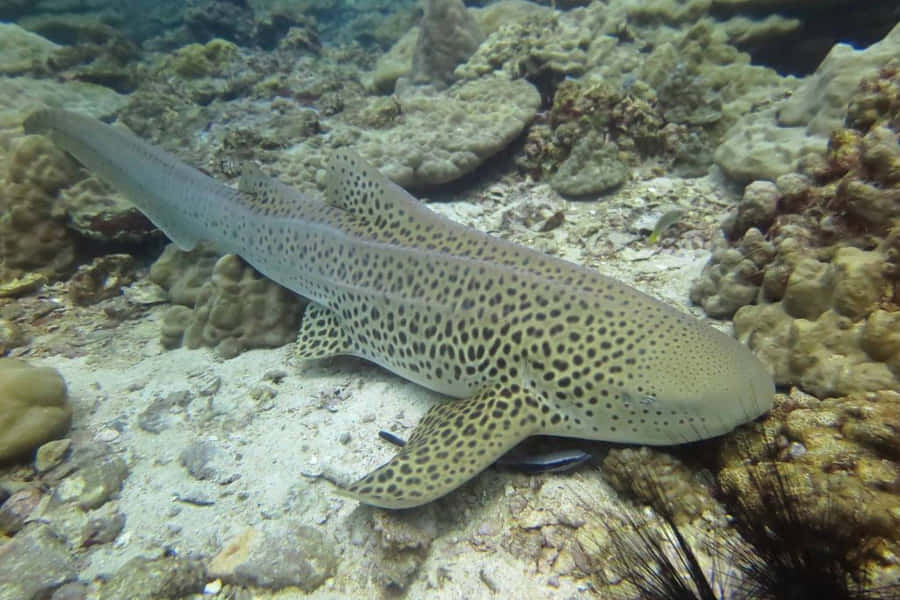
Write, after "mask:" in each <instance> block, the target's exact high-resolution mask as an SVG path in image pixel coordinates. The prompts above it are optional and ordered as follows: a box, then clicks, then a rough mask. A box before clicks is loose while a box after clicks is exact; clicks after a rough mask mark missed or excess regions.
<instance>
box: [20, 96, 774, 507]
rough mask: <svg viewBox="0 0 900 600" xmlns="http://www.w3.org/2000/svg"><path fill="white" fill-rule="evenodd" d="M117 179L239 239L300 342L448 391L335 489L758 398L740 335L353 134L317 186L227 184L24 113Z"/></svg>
mask: <svg viewBox="0 0 900 600" xmlns="http://www.w3.org/2000/svg"><path fill="white" fill-rule="evenodd" d="M26 126H27V128H28V129H29V130H30V131H35V132H40V133H47V134H48V135H50V136H51V137H52V138H53V139H55V140H56V141H57V143H59V144H60V145H61V146H62V147H63V148H65V149H66V150H68V151H69V152H71V153H72V154H73V155H75V157H76V158H78V159H79V160H81V161H82V162H83V163H85V164H86V165H87V166H88V167H90V168H92V169H94V170H96V171H97V172H98V173H99V174H100V175H101V176H103V177H105V178H106V179H107V180H109V181H110V182H111V183H112V184H113V185H115V186H116V187H118V188H119V189H121V190H122V191H123V192H124V193H125V194H127V195H129V196H130V197H131V199H132V200H133V201H134V202H135V203H136V204H137V206H138V208H140V209H141V210H142V211H143V212H145V213H146V214H147V216H148V217H149V218H150V219H151V220H152V221H154V223H156V224H157V225H158V226H159V227H160V228H161V229H163V230H164V231H165V232H166V233H167V234H168V235H169V236H170V237H171V238H172V239H173V240H174V241H175V242H176V243H178V244H179V245H181V246H182V247H191V246H192V245H193V244H194V243H195V242H197V241H198V240H201V239H207V240H211V241H213V242H215V243H217V244H218V245H219V246H220V247H221V248H222V249H223V250H225V251H228V252H233V253H236V254H239V255H240V256H241V257H243V258H244V259H245V260H247V262H249V263H250V264H252V265H253V266H254V267H256V268H257V269H258V270H260V271H261V272H262V273H264V274H266V275H267V276H269V277H270V278H272V279H273V280H275V281H277V282H278V283H281V284H282V285H284V286H286V287H288V288H290V289H292V290H294V291H295V292H297V293H299V294H302V295H303V296H306V297H307V298H309V299H310V300H312V301H313V303H312V304H310V305H309V308H308V309H307V310H306V313H305V314H304V318H303V324H302V326H301V331H300V335H299V347H300V353H301V356H303V357H306V358H322V357H326V356H333V355H337V354H351V355H356V356H361V357H364V358H367V359H369V360H372V361H374V362H376V363H378V364H380V365H382V366H384V367H386V368H388V369H390V370H391V371H393V372H395V373H398V374H400V375H402V376H404V377H406V378H408V379H410V380H412V381H415V382H417V383H419V384H421V385H423V386H426V387H428V388H431V389H433V390H437V391H439V392H442V393H444V394H447V395H449V396H454V397H456V398H458V400H453V401H447V402H443V403H440V404H438V405H436V406H434V407H433V408H432V409H431V410H430V411H429V412H428V414H427V415H426V416H425V417H424V418H423V419H422V421H421V423H419V425H418V426H417V427H416V428H415V430H414V431H413V433H412V435H411V437H410V439H409V442H408V444H407V445H406V446H405V447H404V448H403V449H402V450H401V451H400V452H399V453H398V454H397V455H396V456H395V457H394V458H393V459H391V461H389V462H388V463H387V464H385V465H383V466H382V467H380V468H378V469H376V470H375V471H373V472H372V473H370V474H368V475H366V476H365V477H363V478H362V479H361V480H359V481H358V482H356V483H354V484H353V485H351V486H349V487H347V488H346V489H344V490H343V492H344V493H345V494H347V495H350V496H352V497H354V498H358V499H359V500H361V501H362V502H366V503H369V504H374V505H377V506H383V507H389V508H402V507H409V506H416V505H419V504H423V503H425V502H428V501H430V500H433V499H435V498H438V497H440V496H442V495H444V494H446V493H448V492H450V491H451V490H453V489H455V488H456V487H458V486H459V485H461V484H462V483H464V482H465V481H467V480H468V479H470V478H471V477H473V476H474V475H476V474H477V473H479V472H480V471H482V470H484V469H485V468H486V467H487V466H489V465H490V464H491V463H493V462H494V461H495V460H496V459H497V458H498V457H500V456H501V455H502V454H504V453H505V452H506V451H507V450H509V449H510V448H512V447H513V446H514V445H516V444H517V443H518V442H520V441H521V440H523V439H524V438H526V437H528V436H531V435H535V434H550V435H560V436H571V437H582V438H588V439H596V440H610V441H619V442H632V443H642V444H677V443H682V442H689V441H693V440H698V439H703V438H707V437H712V436H716V435H720V434H723V433H725V432H727V431H730V430H731V429H733V428H734V427H735V426H737V425H739V424H741V423H744V422H746V421H749V420H751V419H753V418H755V417H756V416H758V415H760V414H762V413H763V412H765V411H766V410H768V409H769V408H770V406H771V404H772V398H773V383H772V379H771V377H770V376H769V374H768V373H767V372H766V371H765V369H764V367H763V366H762V365H761V364H760V362H759V361H758V360H757V359H756V358H755V357H754V356H753V355H752V354H751V353H750V352H749V351H748V350H747V349H746V348H745V347H743V346H742V345H740V344H739V343H737V342H736V341H735V340H733V339H731V338H729V337H728V336H726V335H724V334H722V333H720V332H718V331H716V330H714V329H712V328H710V327H708V326H706V325H704V324H702V323H700V322H699V321H697V320H695V319H693V318H692V317H690V316H688V315H685V314H683V313H681V312H679V311H677V310H675V309H673V308H671V307H669V306H667V305H666V304H663V303H662V302H659V301H657V300H654V299H653V298H651V297H649V296H647V295H645V294H643V293H641V292H639V291H637V290H635V289H633V288H631V287H629V286H627V285H624V284H622V283H620V282H617V281H615V280H613V279H610V278H608V277H604V276H603V275H600V274H599V273H596V272H594V271H591V270H589V269H585V268H582V267H579V266H577V265H574V264H572V263H569V262H566V261H563V260H559V259H556V258H553V257H550V256H546V255H544V254H541V253H539V252H535V251H533V250H530V249H528V248H525V247H522V246H518V245H515V244H512V243H508V242H505V241H503V240H499V239H496V238H493V237H490V236H488V235H485V234H483V233H480V232H478V231H475V230H473V229H470V228H467V227H464V226H461V225H459V224H456V223H453V222H452V221H450V220H448V219H445V218H443V217H440V216H438V215H436V214H435V213H433V212H432V211H430V210H428V209H427V208H426V207H424V206H422V205H421V204H420V203H418V202H417V201H416V200H415V199H414V198H413V197H411V196H410V195H409V194H407V193H406V192H405V191H403V190H402V189H401V188H399V187H397V186H396V185H394V184H392V183H391V182H390V181H388V180H387V179H386V178H385V177H383V176H382V175H381V174H380V173H379V172H378V171H376V170H375V169H374V168H372V167H370V166H369V165H367V164H365V163H363V162H362V160H361V159H359V158H358V157H356V156H355V155H353V154H352V153H350V152H346V151H337V152H336V154H335V156H334V157H333V159H332V164H331V167H330V173H329V179H328V186H327V194H326V199H325V200H324V201H322V200H317V199H313V198H308V197H305V196H302V195H301V194H299V193H298V192H296V191H294V190H292V189H291V188H289V187H286V186H284V185H282V184H280V183H278V182H277V181H274V180H271V179H268V178H265V177H261V176H247V177H245V178H243V179H242V181H241V189H240V191H238V190H233V189H232V188H229V187H227V186H224V185H222V184H219V183H217V182H216V181H215V180H213V179H211V178H209V177H207V176H205V175H203V174H202V173H200V172H199V171H196V170H194V169H191V168H190V167H188V166H187V165H184V164H183V163H181V162H180V161H178V160H177V159H176V158H174V157H173V156H171V155H169V154H167V153H165V152H163V151H162V150H160V149H157V148H154V147H152V146H150V145H149V144H146V143H145V142H143V141H141V140H140V139H138V138H136V137H135V136H133V135H131V134H129V133H127V132H124V131H122V130H120V129H116V128H113V127H110V126H108V125H104V124H102V123H100V122H98V121H95V120H93V119H89V118H86V117H82V116H79V115H75V114H72V113H67V112H63V111H42V112H39V113H37V114H35V115H34V116H32V117H31V118H30V119H29V120H28V122H27V123H26Z"/></svg>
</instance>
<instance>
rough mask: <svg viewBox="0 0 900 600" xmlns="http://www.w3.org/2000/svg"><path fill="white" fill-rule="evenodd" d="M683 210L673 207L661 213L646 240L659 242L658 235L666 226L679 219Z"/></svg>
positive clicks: (653, 242)
mask: <svg viewBox="0 0 900 600" xmlns="http://www.w3.org/2000/svg"><path fill="white" fill-rule="evenodd" d="M684 212H685V211H684V210H683V209H681V208H674V209H672V210H670V211H667V212H665V213H663V215H662V216H661V217H660V218H659V220H658V221H657V222H656V225H655V226H654V227H653V231H652V232H651V233H650V237H649V238H647V240H648V241H649V242H650V243H651V244H657V243H659V238H660V236H661V235H662V234H663V233H665V231H666V230H667V229H668V228H670V227H671V226H672V225H674V224H675V223H677V222H678V221H680V220H681V217H683V216H684Z"/></svg>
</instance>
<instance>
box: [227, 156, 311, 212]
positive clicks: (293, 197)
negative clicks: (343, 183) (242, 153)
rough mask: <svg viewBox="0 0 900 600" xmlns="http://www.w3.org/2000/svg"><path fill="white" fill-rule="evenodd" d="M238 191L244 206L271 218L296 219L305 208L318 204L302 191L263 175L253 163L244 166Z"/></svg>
mask: <svg viewBox="0 0 900 600" xmlns="http://www.w3.org/2000/svg"><path fill="white" fill-rule="evenodd" d="M241 171H242V172H241V177H240V179H239V180H238V190H240V192H241V194H242V195H243V197H244V198H243V202H244V204H246V205H248V206H251V207H252V208H253V209H254V210H255V211H256V212H257V213H259V214H262V215H266V216H271V217H296V216H299V215H300V214H302V213H303V212H304V208H305V207H308V206H309V205H310V204H313V203H316V202H318V200H313V199H312V198H309V197H307V196H306V195H304V194H303V193H301V192H300V191H298V190H296V189H294V188H292V187H291V186H289V185H285V184H283V183H281V182H280V181H278V180H277V179H275V178H273V177H269V176H268V175H266V174H265V173H263V172H262V171H261V170H260V169H259V167H257V166H256V165H253V164H252V163H246V164H244V165H243V166H242V169H241Z"/></svg>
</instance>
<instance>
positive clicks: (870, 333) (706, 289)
mask: <svg viewBox="0 0 900 600" xmlns="http://www.w3.org/2000/svg"><path fill="white" fill-rule="evenodd" d="M897 72H898V71H897V65H896V63H893V64H888V65H886V66H884V67H883V68H882V69H881V70H880V71H878V72H877V73H876V74H875V75H873V76H870V77H868V78H865V79H864V80H863V81H862V82H861V83H860V84H859V85H858V86H857V88H856V91H855V92H854V93H853V95H852V99H851V100H849V101H848V108H847V109H846V112H845V114H846V116H845V126H844V127H842V128H838V129H836V130H834V131H833V133H832V134H831V136H830V138H829V141H828V147H827V150H826V152H825V154H824V156H823V157H821V158H820V159H819V160H818V161H817V162H816V163H815V164H814V165H811V169H812V171H811V173H809V174H808V175H802V174H796V173H789V174H785V175H782V176H780V177H779V178H778V179H777V180H776V182H775V183H774V184H773V183H770V182H764V181H757V182H753V183H751V184H750V185H748V186H747V187H746V188H745V190H744V195H743V198H742V200H741V201H740V202H739V203H738V204H737V206H736V208H735V209H734V210H733V211H732V213H731V214H730V215H729V216H728V218H726V220H725V221H724V223H723V231H724V233H725V237H726V240H730V243H729V242H726V243H725V244H723V245H722V246H721V247H720V248H719V249H717V250H716V251H715V252H714V253H713V257H712V260H711V261H710V263H709V264H708V265H707V266H706V268H705V269H704V273H703V275H702V276H701V278H700V280H699V281H698V282H697V283H696V284H695V286H694V288H693V290H692V293H691V297H692V299H693V300H694V301H695V302H697V303H699V304H700V305H701V306H703V308H704V310H706V311H707V312H708V313H709V314H710V315H712V316H716V317H730V316H732V315H734V322H735V331H736V332H737V334H738V336H739V337H741V338H742V339H744V340H746V342H747V343H748V344H749V345H750V347H751V348H753V349H754V350H755V351H756V352H757V354H758V355H759V356H760V357H761V358H762V359H763V360H764V361H766V362H767V364H769V365H770V368H771V369H772V371H773V372H774V373H775V378H776V381H777V382H778V383H780V384H784V385H800V386H801V387H803V389H805V390H807V391H809V392H811V393H814V394H816V395H817V396H820V397H824V396H828V395H834V394H837V395H844V394H849V393H852V392H859V391H878V390H884V389H895V388H896V387H897V385H898V383H900V380H898V375H900V371H898V364H897V362H896V357H897V355H898V354H897V350H898V346H897V338H896V334H895V331H896V329H897V328H896V324H897V323H898V321H897V315H898V314H900V313H898V312H897V308H896V306H897V299H898V267H897V264H896V263H897V257H898V250H897V244H898V239H900V211H898V208H897V207H898V204H897V199H898V198H900V195H898V194H900V188H898V184H900V176H898V172H900V171H898V165H900V144H898V141H897V131H898V129H897V127H898V118H897V102H896V94H897V92H898V90H900V80H898V76H897Z"/></svg>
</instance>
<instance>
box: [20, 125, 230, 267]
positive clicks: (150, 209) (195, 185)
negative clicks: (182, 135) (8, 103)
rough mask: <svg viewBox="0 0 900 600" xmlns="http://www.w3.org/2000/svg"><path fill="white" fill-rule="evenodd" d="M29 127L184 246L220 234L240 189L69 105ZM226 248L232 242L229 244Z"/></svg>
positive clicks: (27, 129)
mask: <svg viewBox="0 0 900 600" xmlns="http://www.w3.org/2000/svg"><path fill="white" fill-rule="evenodd" d="M25 132H26V133H37V134H44V135H47V136H49V137H50V138H51V139H52V140H53V141H54V142H55V143H56V144H58V145H59V146H60V147H61V148H63V149H65V150H66V151H68V152H69V153H70V154H72V155H73V156H74V157H75V158H76V159H77V160H78V161H79V162H81V163H82V164H83V165H85V166H86V167H88V168H89V169H90V170H92V171H94V172H96V173H97V174H98V175H100V176H101V177H102V178H103V179H104V180H106V181H107V182H108V183H109V184H111V185H112V186H113V187H114V188H116V189H117V190H118V191H120V192H122V193H123V194H124V195H125V197H127V198H128V199H129V200H130V201H131V202H133V203H134V204H135V205H136V206H137V207H138V208H139V209H140V211H141V212H143V213H144V214H145V215H147V218H149V219H150V220H151V221H152V222H153V224H154V225H156V226H157V227H159V228H160V229H161V230H163V232H164V233H165V234H166V235H167V236H169V238H170V239H172V241H174V242H175V243H176V244H177V245H178V246H179V247H180V248H182V249H185V250H188V249H191V248H193V247H194V246H195V245H196V243H197V242H198V241H200V240H202V239H206V240H210V241H214V242H220V240H217V239H215V237H216V235H215V234H216V232H218V231H221V229H222V224H223V223H224V222H225V219H226V218H227V216H228V214H229V212H233V209H231V210H230V208H229V205H230V204H233V200H234V199H235V197H236V195H237V194H238V192H237V191H236V190H233V189H231V188H229V187H228V186H225V185H223V184H221V183H219V182H217V181H216V180H214V179H213V178H211V177H208V176H207V175H204V174H203V173H201V172H200V171H198V170H196V169H194V168H193V167H191V166H189V165H187V164H186V163H184V162H182V161H181V160H179V159H178V158H176V157H175V156H173V155H172V154H169V153H168V152H166V151H164V150H162V149H160V148H157V147H155V146H152V145H150V144H148V143H147V142H145V141H143V140H141V139H140V138H138V137H137V136H135V135H133V134H131V133H130V132H128V131H126V130H124V129H122V128H119V127H112V126H111V125H107V124H105V123H103V122H101V121H98V120H96V119H93V118H91V117H86V116H83V115H79V114H77V113H72V112H68V111H65V110H39V111H37V112H35V113H33V114H31V115H30V116H29V117H28V118H27V119H26V120H25ZM223 249H226V250H229V251H230V249H227V248H223Z"/></svg>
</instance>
